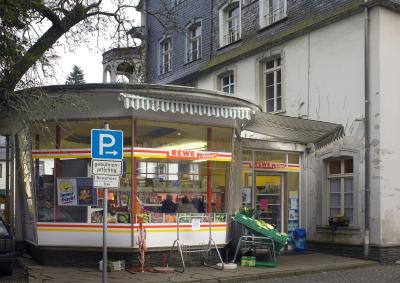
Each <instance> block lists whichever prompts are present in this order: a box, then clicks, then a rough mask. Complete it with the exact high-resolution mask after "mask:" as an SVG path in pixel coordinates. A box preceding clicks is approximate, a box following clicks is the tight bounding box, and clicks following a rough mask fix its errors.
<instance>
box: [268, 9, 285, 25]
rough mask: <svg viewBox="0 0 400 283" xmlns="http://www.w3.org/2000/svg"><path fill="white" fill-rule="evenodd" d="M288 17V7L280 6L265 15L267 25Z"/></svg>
mask: <svg viewBox="0 0 400 283" xmlns="http://www.w3.org/2000/svg"><path fill="white" fill-rule="evenodd" d="M285 17H286V8H285V7H282V8H278V9H275V10H272V11H270V12H269V13H266V14H265V15H264V19H265V23H266V25H270V24H273V23H275V22H277V21H279V20H281V19H283V18H285Z"/></svg>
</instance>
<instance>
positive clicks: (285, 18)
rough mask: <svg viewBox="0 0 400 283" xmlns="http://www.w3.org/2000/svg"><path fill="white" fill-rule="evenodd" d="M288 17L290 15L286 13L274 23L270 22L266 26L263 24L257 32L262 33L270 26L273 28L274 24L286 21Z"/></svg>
mask: <svg viewBox="0 0 400 283" xmlns="http://www.w3.org/2000/svg"><path fill="white" fill-rule="evenodd" d="M287 18H288V16H287V15H286V16H284V17H283V18H282V19H280V20H277V21H275V22H273V23H272V24H269V25H266V26H262V27H260V28H259V30H258V31H257V32H258V33H262V32H263V31H264V30H266V29H269V28H271V27H273V26H276V25H277V24H279V23H281V22H283V21H286V20H287Z"/></svg>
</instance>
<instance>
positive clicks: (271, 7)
mask: <svg viewBox="0 0 400 283" xmlns="http://www.w3.org/2000/svg"><path fill="white" fill-rule="evenodd" d="M286 7H287V1H286V0H262V1H260V27H266V26H268V25H270V24H273V23H275V22H277V21H279V20H281V19H283V18H285V17H286Z"/></svg>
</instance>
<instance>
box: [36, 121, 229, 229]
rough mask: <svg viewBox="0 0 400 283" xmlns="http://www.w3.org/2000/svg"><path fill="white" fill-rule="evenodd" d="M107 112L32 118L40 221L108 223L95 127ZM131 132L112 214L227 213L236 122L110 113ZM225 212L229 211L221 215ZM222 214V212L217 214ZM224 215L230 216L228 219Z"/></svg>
mask: <svg viewBox="0 0 400 283" xmlns="http://www.w3.org/2000/svg"><path fill="white" fill-rule="evenodd" d="M105 122H106V121H105V120H101V119H98V120H87V121H68V122H60V123H58V124H56V123H45V125H44V127H40V128H37V127H34V126H32V130H31V134H32V137H31V138H32V150H33V164H34V167H35V169H34V177H35V192H36V198H37V201H36V211H37V221H38V222H69V223H101V222H102V219H103V209H102V207H103V200H104V195H103V192H102V189H97V188H93V184H92V180H91V159H90V131H91V129H94V128H103V124H104V123H105ZM107 122H108V123H109V125H110V129H113V130H122V131H123V132H124V160H123V175H122V176H121V178H120V188H119V189H118V190H110V191H109V194H108V212H109V214H108V216H107V218H108V222H109V223H132V222H135V221H136V217H137V216H138V215H140V217H143V219H144V221H145V222H149V223H169V222H176V219H175V217H174V214H176V213H206V212H213V213H224V212H225V211H226V207H225V206H226V204H225V195H226V190H227V183H228V179H229V178H228V176H229V175H228V174H229V164H230V160H231V140H232V129H230V128H220V127H207V126H201V125H193V124H183V123H169V122H160V121H148V120H132V119H118V120H107ZM221 217H222V216H221ZM216 218H217V217H216ZM220 220H221V222H223V221H222V220H224V221H225V220H226V219H220Z"/></svg>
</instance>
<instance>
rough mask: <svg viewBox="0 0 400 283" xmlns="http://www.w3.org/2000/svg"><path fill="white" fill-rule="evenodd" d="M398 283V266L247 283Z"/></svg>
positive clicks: (399, 277) (399, 272)
mask: <svg viewBox="0 0 400 283" xmlns="http://www.w3.org/2000/svg"><path fill="white" fill-rule="evenodd" d="M250 282H252V283H319V282H321V283H322V282H323V283H399V282H400V265H380V266H370V267H363V268H357V269H351V270H341V271H332V272H322V273H314V274H307V275H298V276H290V277H285V278H275V279H260V280H256V281H247V283H250Z"/></svg>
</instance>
